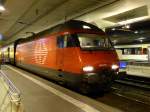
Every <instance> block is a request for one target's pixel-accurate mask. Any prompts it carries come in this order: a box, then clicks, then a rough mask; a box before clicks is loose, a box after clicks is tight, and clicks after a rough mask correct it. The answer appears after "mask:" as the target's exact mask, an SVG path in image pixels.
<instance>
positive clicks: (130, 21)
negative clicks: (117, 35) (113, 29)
mask: <svg viewBox="0 0 150 112" xmlns="http://www.w3.org/2000/svg"><path fill="white" fill-rule="evenodd" d="M148 18H149V16H142V17H138V18H133V19H128V20H125V21H120V22H118V24H120V25H125V24H129V23H133V22H137V21H141V20H144V19H148Z"/></svg>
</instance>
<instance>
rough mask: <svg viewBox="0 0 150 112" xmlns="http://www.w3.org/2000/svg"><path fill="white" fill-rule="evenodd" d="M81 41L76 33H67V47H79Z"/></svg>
mask: <svg viewBox="0 0 150 112" xmlns="http://www.w3.org/2000/svg"><path fill="white" fill-rule="evenodd" d="M78 46H79V41H78V39H77V36H76V35H75V34H72V35H67V47H78Z"/></svg>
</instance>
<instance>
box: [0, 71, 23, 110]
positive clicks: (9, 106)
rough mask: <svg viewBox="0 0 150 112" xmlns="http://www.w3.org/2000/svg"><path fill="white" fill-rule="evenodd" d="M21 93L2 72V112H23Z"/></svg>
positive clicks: (0, 92)
mask: <svg viewBox="0 0 150 112" xmlns="http://www.w3.org/2000/svg"><path fill="white" fill-rule="evenodd" d="M22 111H23V108H22V105H21V97H20V91H19V90H18V89H17V88H16V87H15V85H14V84H13V83H12V82H11V81H10V80H9V79H8V77H7V76H6V75H5V74H4V73H3V71H0V112H22Z"/></svg>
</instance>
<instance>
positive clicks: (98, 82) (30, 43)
mask: <svg viewBox="0 0 150 112" xmlns="http://www.w3.org/2000/svg"><path fill="white" fill-rule="evenodd" d="M2 57H3V58H4V59H5V60H7V61H8V62H10V63H12V64H15V65H16V66H19V67H22V68H25V69H27V70H30V71H33V72H36V73H38V74H40V75H42V76H44V77H47V78H50V79H54V80H56V81H61V82H63V83H67V84H69V85H74V86H76V87H78V88H79V89H80V91H81V92H90V91H91V90H92V89H93V87H98V88H100V89H102V90H103V89H105V88H107V87H108V86H110V83H111V82H112V81H113V77H114V75H115V74H117V72H118V56H117V54H116V52H115V50H114V48H113V46H112V44H111V41H110V39H109V38H108V37H107V36H106V34H105V33H104V32H103V31H102V30H101V29H99V28H98V27H96V26H94V25H92V24H89V23H86V22H83V21H77V20H70V21H68V22H66V23H64V24H60V25H57V26H55V27H53V28H51V29H48V30H45V31H43V32H40V33H38V34H35V35H33V36H31V37H28V38H25V39H19V40H17V41H15V42H14V43H12V44H10V45H8V46H5V47H3V48H2Z"/></svg>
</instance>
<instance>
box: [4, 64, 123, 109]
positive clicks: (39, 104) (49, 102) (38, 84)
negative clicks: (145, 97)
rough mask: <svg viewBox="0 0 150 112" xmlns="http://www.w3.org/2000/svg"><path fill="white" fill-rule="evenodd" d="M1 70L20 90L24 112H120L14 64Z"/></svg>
mask: <svg viewBox="0 0 150 112" xmlns="http://www.w3.org/2000/svg"><path fill="white" fill-rule="evenodd" d="M2 72H3V73H4V74H6V75H7V76H8V78H9V79H10V80H11V81H12V82H13V83H14V84H15V85H16V87H17V88H18V89H19V90H20V91H21V97H22V103H23V105H24V109H25V111H26V112H122V111H121V110H119V109H117V108H114V107H111V106H109V105H106V104H104V103H101V102H98V101H96V100H94V99H92V98H89V97H87V96H84V95H81V94H78V93H76V92H74V91H71V90H68V89H66V88H64V87H62V86H59V85H57V84H55V83H53V82H50V81H48V80H45V79H43V78H40V77H38V76H36V75H33V74H32V73H29V72H27V71H24V70H21V69H19V68H16V67H14V66H10V65H3V66H2Z"/></svg>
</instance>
